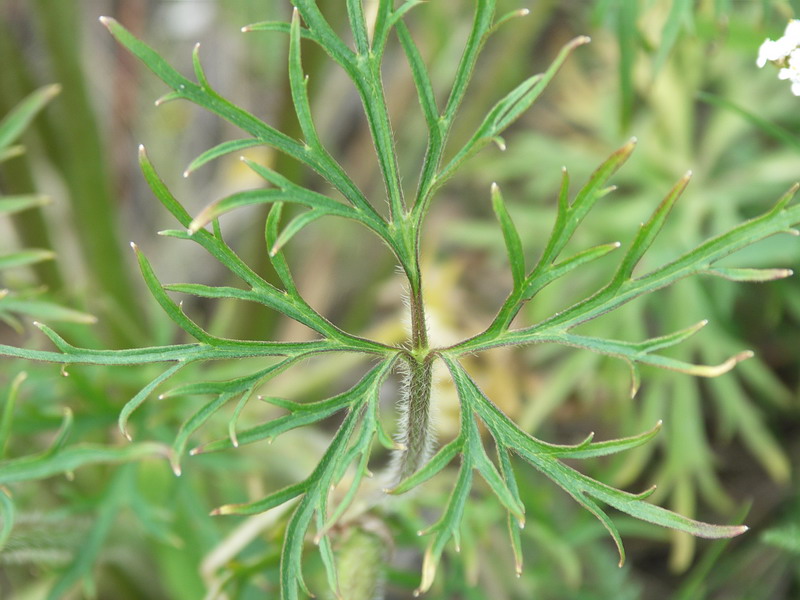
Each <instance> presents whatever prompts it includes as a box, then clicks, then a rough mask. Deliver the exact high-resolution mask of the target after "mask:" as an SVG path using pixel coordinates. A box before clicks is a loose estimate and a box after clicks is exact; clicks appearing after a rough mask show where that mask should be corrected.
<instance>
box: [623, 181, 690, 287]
mask: <svg viewBox="0 0 800 600" xmlns="http://www.w3.org/2000/svg"><path fill="white" fill-rule="evenodd" d="M691 176H692V172H691V171H689V172H688V173H686V175H684V176H683V177H682V178H681V179H680V181H678V183H676V184H675V186H674V187H673V188H672V190H670V192H669V194H667V196H666V197H665V198H664V199H663V200H662V201H661V204H659V205H658V208H656V210H655V212H654V213H653V215H652V216H651V217H650V219H649V220H648V221H647V223H645V224H644V225H642V227H641V228H640V229H639V233H638V234H637V235H636V239H634V240H633V244H631V247H630V249H629V250H628V251H627V252H626V253H625V256H624V258H623V259H622V262H621V263H620V265H619V269H618V270H617V273H616V275H615V276H614V279H615V283H617V284H618V285H621V284H622V282H624V281H626V280H627V279H630V278H631V275H632V274H633V269H634V267H635V266H636V265H637V264H638V263H639V261H640V260H641V259H642V256H644V253H645V252H647V250H648V249H649V248H650V246H651V244H652V243H653V240H655V238H656V236H657V235H658V234H659V232H660V231H661V229H662V227H664V223H665V222H666V220H667V216H668V215H669V213H670V211H671V210H672V207H673V206H674V205H675V202H676V201H677V199H678V198H679V197H680V195H681V194H682V193H683V191H684V190H685V189H686V186H687V185H689V179H690V178H691Z"/></svg>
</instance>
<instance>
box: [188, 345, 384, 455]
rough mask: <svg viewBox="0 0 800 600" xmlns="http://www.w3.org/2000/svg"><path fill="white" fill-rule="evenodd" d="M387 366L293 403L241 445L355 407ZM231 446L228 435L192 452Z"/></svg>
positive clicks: (241, 437)
mask: <svg viewBox="0 0 800 600" xmlns="http://www.w3.org/2000/svg"><path fill="white" fill-rule="evenodd" d="M393 360H395V358H394V357H393V358H391V359H390V360H389V362H390V363H391V362H393ZM385 368H386V367H385V364H381V365H379V366H378V367H375V368H374V369H372V370H371V371H370V372H369V373H367V374H366V375H365V376H364V377H363V378H362V379H361V381H359V382H358V383H357V384H356V385H354V386H353V387H352V388H350V389H349V390H347V391H346V392H343V393H341V394H338V395H336V396H333V397H331V398H326V399H325V400H319V401H317V402H310V403H308V404H296V403H289V404H288V406H291V409H290V410H291V414H289V415H285V416H282V417H278V418H277V419H273V420H272V421H269V422H267V423H264V424H262V425H257V426H256V427H252V428H250V429H246V430H244V431H241V432H239V434H238V436H237V438H238V443H239V445H240V446H243V445H246V444H252V443H254V442H259V441H262V440H272V439H274V438H276V437H277V436H278V435H280V434H281V433H284V432H286V431H290V430H292V429H296V428H297V427H303V426H305V425H310V424H312V423H316V422H318V421H322V420H324V419H327V418H328V417H330V416H331V415H333V414H336V413H337V412H339V411H341V410H344V409H345V408H348V407H351V406H353V405H354V404H355V403H357V402H358V401H359V400H360V399H362V398H364V397H365V396H367V395H368V393H369V391H370V390H372V389H374V387H375V385H376V384H375V382H376V380H377V379H379V378H381V377H384V376H385V372H384V370H385ZM265 400H268V401H270V402H273V403H275V404H278V405H279V406H280V405H282V406H284V407H286V406H287V404H286V403H284V402H283V401H280V400H278V399H266V398H265ZM229 448H233V442H232V441H231V440H230V438H225V439H221V440H217V441H214V442H209V443H207V444H203V445H202V446H198V447H197V448H194V449H193V450H192V451H191V454H193V455H194V454H201V453H206V452H217V451H219V450H225V449H229Z"/></svg>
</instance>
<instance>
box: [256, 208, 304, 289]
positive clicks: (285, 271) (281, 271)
mask: <svg viewBox="0 0 800 600" xmlns="http://www.w3.org/2000/svg"><path fill="white" fill-rule="evenodd" d="M282 211H283V203H282V202H276V203H275V204H273V205H272V208H270V211H269V215H268V216H267V222H266V225H265V226H264V240H265V241H266V244H267V253H268V254H269V260H270V262H271V263H272V266H273V268H274V269H275V273H277V275H278V278H279V279H280V280H281V283H282V284H283V287H284V289H285V290H286V291H287V292H288V293H289V294H290V295H292V296H297V288H296V287H295V285H294V279H293V278H292V274H291V271H290V270H289V263H288V262H287V261H286V256H284V254H283V252H281V249H280V247H277V249H276V250H275V252H273V249H274V248H276V244H277V242H278V225H279V224H280V222H281V213H282Z"/></svg>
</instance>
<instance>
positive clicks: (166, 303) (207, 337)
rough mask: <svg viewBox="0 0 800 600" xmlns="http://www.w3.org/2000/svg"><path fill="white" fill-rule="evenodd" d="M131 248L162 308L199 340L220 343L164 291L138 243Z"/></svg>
mask: <svg viewBox="0 0 800 600" xmlns="http://www.w3.org/2000/svg"><path fill="white" fill-rule="evenodd" d="M131 248H133V251H134V252H135V253H136V259H137V260H138V261H139V269H140V270H141V272H142V277H143V278H144V282H145V283H146V284H147V287H148V288H149V289H150V293H151V294H153V297H154V298H155V299H156V301H157V302H158V303H159V304H160V305H161V308H163V309H164V312H165V313H167V315H169V317H170V318H171V319H172V320H173V321H174V322H175V323H176V324H177V325H178V326H179V327H180V328H181V329H183V330H184V331H185V332H186V333H188V334H189V335H191V336H192V337H193V338H195V339H196V340H197V341H198V342H201V343H205V344H210V345H212V346H213V345H216V344H217V343H218V338H216V337H214V336H212V335H211V334H209V333H207V332H206V331H204V330H203V329H202V328H201V327H199V326H198V325H197V324H196V323H195V322H194V321H192V320H191V319H190V318H189V317H187V316H186V314H184V312H183V309H182V308H181V307H180V306H178V305H177V304H175V302H173V301H172V299H171V298H170V297H169V296H168V295H167V293H166V292H165V291H164V287H163V286H162V285H161V282H160V281H159V280H158V278H156V274H155V272H154V271H153V267H152V266H151V265H150V261H148V260H147V258H145V256H144V254H142V253H141V252H139V248H138V247H137V246H136V244H134V243H133V242H131Z"/></svg>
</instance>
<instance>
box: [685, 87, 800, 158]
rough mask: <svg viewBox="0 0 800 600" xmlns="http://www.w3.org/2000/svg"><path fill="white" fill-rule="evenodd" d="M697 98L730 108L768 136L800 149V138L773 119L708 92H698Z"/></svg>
mask: <svg viewBox="0 0 800 600" xmlns="http://www.w3.org/2000/svg"><path fill="white" fill-rule="evenodd" d="M697 99H698V100H700V101H701V102H705V103H706V104H711V105H712V106H718V107H720V108H724V109H726V110H729V111H731V112H733V113H735V114H737V115H739V116H740V117H743V118H744V119H745V120H747V121H749V122H750V123H752V124H753V125H755V126H756V127H758V128H759V129H760V130H761V131H763V132H764V133H766V134H767V135H768V136H770V137H772V138H774V139H776V140H778V141H779V142H781V143H782V144H785V145H786V146H788V147H790V148H794V149H796V150H800V138H798V137H797V135H796V134H795V133H793V132H791V131H789V130H787V129H784V128H783V127H780V126H779V125H776V124H775V123H773V122H772V121H768V120H767V119H765V118H764V117H762V116H760V115H758V114H757V113H754V112H752V111H749V110H747V109H745V108H743V107H741V106H739V105H738V104H735V103H733V102H731V101H730V100H728V99H726V98H722V97H720V96H716V95H714V94H710V93H708V92H697Z"/></svg>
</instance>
